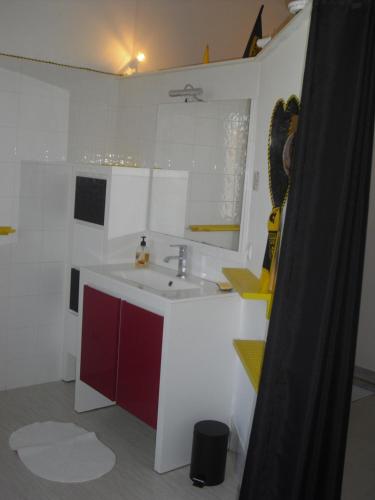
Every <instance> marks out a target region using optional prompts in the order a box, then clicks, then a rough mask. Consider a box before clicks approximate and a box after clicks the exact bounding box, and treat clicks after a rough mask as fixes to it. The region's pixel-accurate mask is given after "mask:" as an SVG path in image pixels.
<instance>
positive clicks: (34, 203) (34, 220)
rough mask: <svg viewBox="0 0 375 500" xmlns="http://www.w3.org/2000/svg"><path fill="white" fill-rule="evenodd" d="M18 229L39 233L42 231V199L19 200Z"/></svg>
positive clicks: (22, 198) (25, 197)
mask: <svg viewBox="0 0 375 500" xmlns="http://www.w3.org/2000/svg"><path fill="white" fill-rule="evenodd" d="M18 227H19V228H20V229H26V230H30V231H31V230H33V231H40V230H41V229H42V199H41V198H38V197H36V196H29V197H28V196H23V197H21V198H19V215H18Z"/></svg>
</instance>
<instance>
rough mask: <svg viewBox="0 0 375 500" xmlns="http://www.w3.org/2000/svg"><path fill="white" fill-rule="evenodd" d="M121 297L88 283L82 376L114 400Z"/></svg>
mask: <svg viewBox="0 0 375 500" xmlns="http://www.w3.org/2000/svg"><path fill="white" fill-rule="evenodd" d="M120 304H121V300H120V299H117V298H115V297H112V296H111V295H107V294H106V293H103V292H99V291H98V290H94V289H93V288H90V287H89V286H87V285H86V286H85V287H84V296H83V319H82V344H81V380H82V381H83V382H85V383H86V384H88V385H89V386H90V387H92V388H94V389H96V390H97V391H98V392H100V393H101V394H103V395H104V396H106V397H107V398H108V399H110V400H112V401H114V400H115V397H116V376H117V356H118V334H119V318H120Z"/></svg>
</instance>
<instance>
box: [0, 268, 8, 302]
mask: <svg viewBox="0 0 375 500" xmlns="http://www.w3.org/2000/svg"><path fill="white" fill-rule="evenodd" d="M1 262H2V261H1ZM9 285H10V268H9V264H8V263H4V264H3V263H0V301H2V300H3V298H7V297H9Z"/></svg>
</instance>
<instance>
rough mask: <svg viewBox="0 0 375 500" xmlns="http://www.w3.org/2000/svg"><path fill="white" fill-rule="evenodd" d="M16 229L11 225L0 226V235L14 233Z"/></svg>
mask: <svg viewBox="0 0 375 500" xmlns="http://www.w3.org/2000/svg"><path fill="white" fill-rule="evenodd" d="M15 232H16V230H15V229H14V227H12V226H0V236H8V235H9V234H13V233H15Z"/></svg>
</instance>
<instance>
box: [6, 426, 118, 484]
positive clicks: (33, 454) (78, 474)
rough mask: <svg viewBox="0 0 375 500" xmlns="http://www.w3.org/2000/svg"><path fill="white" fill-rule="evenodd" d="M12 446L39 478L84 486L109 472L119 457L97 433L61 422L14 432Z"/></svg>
mask: <svg viewBox="0 0 375 500" xmlns="http://www.w3.org/2000/svg"><path fill="white" fill-rule="evenodd" d="M9 446H10V447H11V449H12V450H15V451H17V453H18V455H19V457H20V459H21V460H22V462H23V463H24V464H25V465H26V467H27V468H28V469H30V470H31V472H33V473H34V474H36V475H37V476H40V477H42V478H44V479H49V480H50V481H57V482H60V483H81V482H85V481H90V480H92V479H97V478H98V477H101V476H103V475H104V474H106V473H107V472H109V471H110V470H111V469H112V468H113V466H114V465H115V462H116V457H115V454H114V453H113V452H112V450H110V449H109V448H108V447H107V446H105V445H104V444H103V443H101V442H100V441H99V440H98V439H97V437H96V435H95V433H94V432H87V431H86V430H85V429H83V428H82V427H78V426H76V425H74V424H69V423H61V422H37V423H35V424H31V425H27V426H25V427H22V428H21V429H18V430H17V431H15V432H13V434H12V435H11V436H10V438H9Z"/></svg>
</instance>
